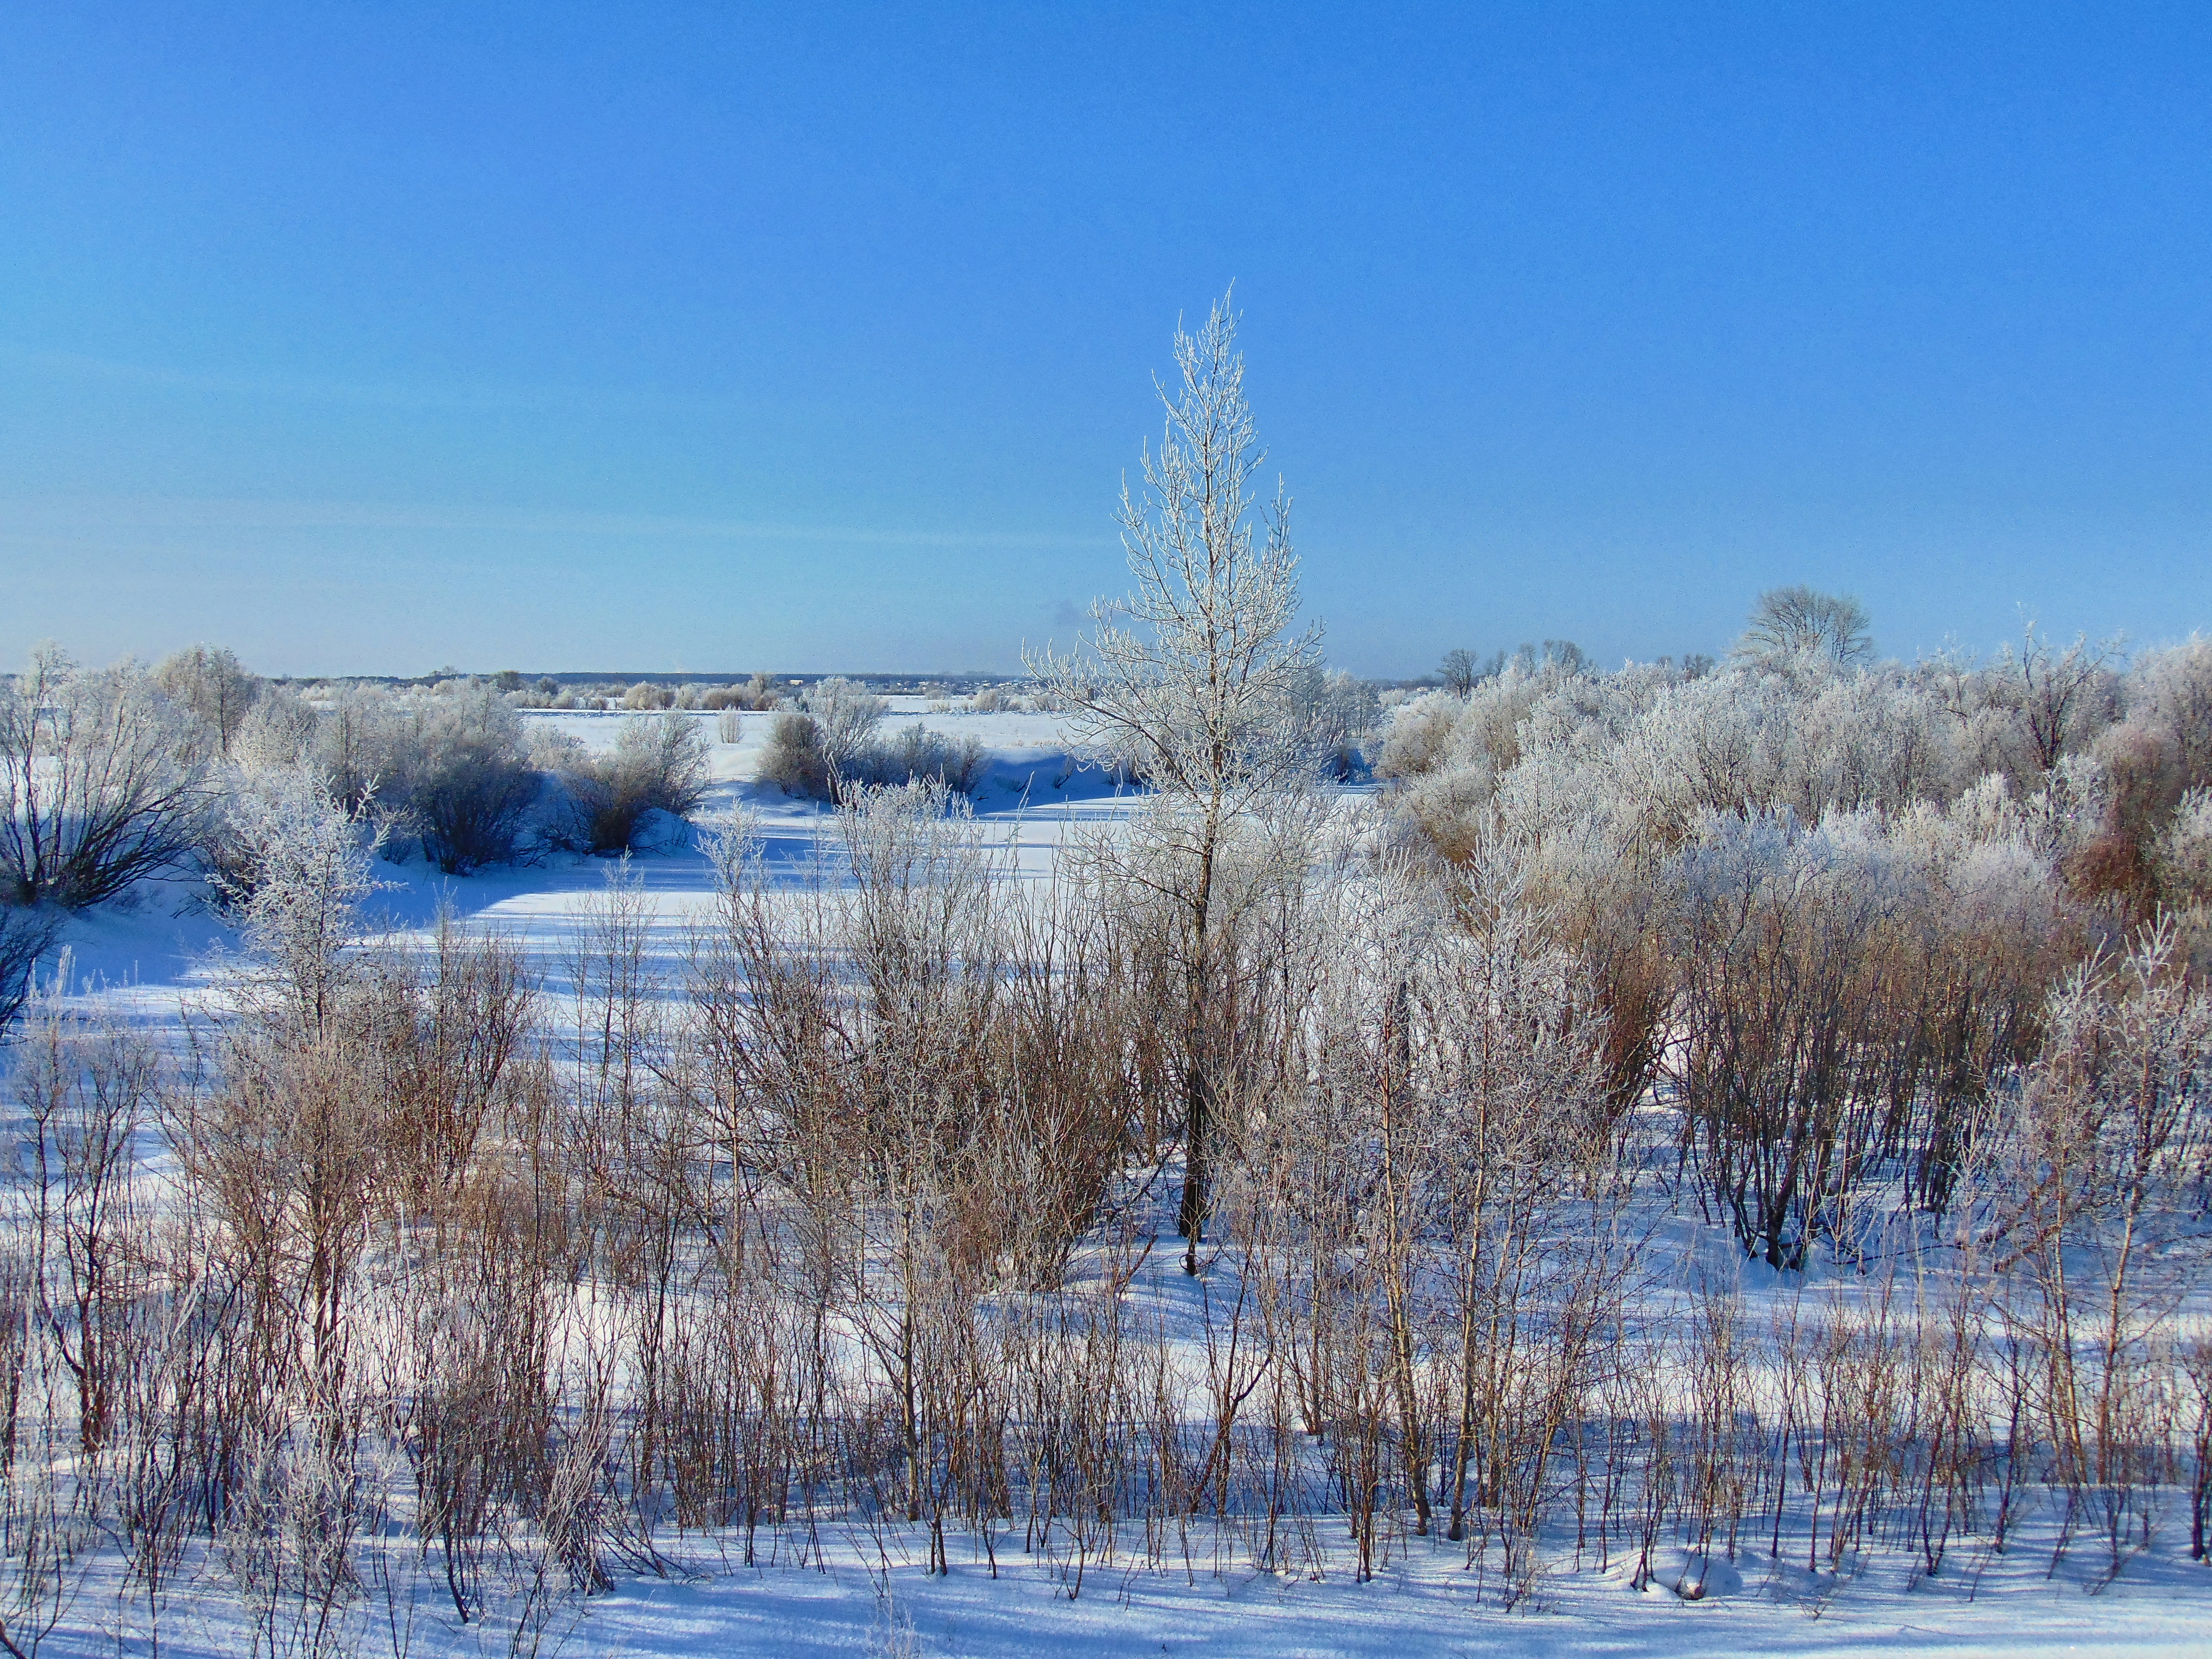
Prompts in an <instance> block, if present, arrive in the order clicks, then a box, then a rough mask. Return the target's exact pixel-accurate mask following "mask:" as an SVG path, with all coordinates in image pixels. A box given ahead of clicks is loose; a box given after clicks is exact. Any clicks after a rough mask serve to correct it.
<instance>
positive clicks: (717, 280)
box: [0, 3, 2212, 675]
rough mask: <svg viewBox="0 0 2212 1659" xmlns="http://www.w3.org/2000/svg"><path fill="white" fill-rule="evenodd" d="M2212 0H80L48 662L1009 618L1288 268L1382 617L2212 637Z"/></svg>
mask: <svg viewBox="0 0 2212 1659" xmlns="http://www.w3.org/2000/svg"><path fill="white" fill-rule="evenodd" d="M2208 86H2212V10H2208V9H2205V8H2203V7H2201V6H2197V7H2172V8H2164V9H2162V8H2158V7H2133V8H2117V7H2111V6H2100V7H2090V6H2081V7H2034V6H2019V5H2015V6H1990V7H1985V8H1972V7H1960V6H1951V7H1936V6H1929V5H1926V4H1916V5H1880V4H1855V5H1821V6H1814V5H1802V6H1793V5H1782V6H1777V5H1772V4H1761V5H1742V6H1727V5H1716V6H1704V7H1696V8H1686V7H1680V6H1674V5H1652V6H1568V5H1558V4H1553V5H1542V6H1534V5H1532V6H1482V7H1475V6H1454V7H1440V8H1435V9H1423V8H1411V7H1405V8H1395V7H1394V8H1374V7H1349V6H1346V7H1335V8H1298V7H1292V6H1286V5H1279V4H1278V5H1269V6H1264V7H1261V6H1253V7H1237V6H1228V5H1223V6H1211V7H1206V8H1200V9H1194V8H1189V7H1187V6H1158V7H1151V6H1143V5H1127V6H1120V7H1114V8H1103V7H1102V8H1088V9H1079V8H1075V7H1072V6H1060V5H1040V6H1033V7H1018V6H1004V7H990V8H963V9H956V8H951V7H946V8H939V9H932V10H927V11H923V10H919V9H915V10H904V9H900V10H894V9H890V8H876V7H854V8H838V7H835V6H827V5H820V6H810V7H805V8H800V7H778V8H757V9H753V8H744V7H736V6H702V7H696V8H688V7H681V6H674V5H649V4H642V3H641V4H636V5H628V6H593V7H581V6H579V7H568V8H562V7H557V6H551V5H533V6H527V7H519V6H511V5H510V6H501V7H495V8H494V7H482V8H472V7H467V6H457V5H443V6H438V7H428V6H424V7H411V6H402V5H374V6H372V5H361V6H352V7H345V8H319V7H313V6H309V5H305V4H299V3H295V4H290V5H284V6H271V7H266V8H253V7H244V6H228V7H216V8H207V9H184V8H156V7H145V8H139V7H132V6H124V5H107V6H100V7H96V8H95V7H77V8H64V7H19V8H16V9H14V10H13V12H12V13H11V15H10V17H9V24H8V27H7V30H6V33H5V50H4V51H3V52H0V227H4V229H0V566H4V567H5V568H6V572H7V580H6V582H5V585H4V593H5V597H4V599H0V654H4V655H6V656H7V657H9V658H10V659H15V658H19V657H20V656H21V653H23V652H24V651H25V650H26V649H27V647H28V646H29V644H30V643H31V641H33V640H35V639H38V638H40V637H43V636H53V637H56V638H58V639H60V640H61V641H64V643H65V644H68V645H69V646H70V647H72V648H73V649H75V650H76V651H77V652H78V653H79V654H81V655H83V656H86V657H88V658H92V659H105V658H107V657H112V656H114V655H118V654H120V653H125V652H136V653H141V654H145V655H159V654H161V653H166V652H167V651H168V650H170V649H172V648H173V647H176V646H178V645H180V644H183V643H186V642H188V641H193V640H207V641H213V642H220V643H228V644H230V645H232V646H233V647H234V648H236V649H237V650H238V651H239V652H240V653H241V654H242V655H243V656H244V657H245V658H246V659H247V661H248V662H249V663H251V664H252V665H254V666H256V667H258V668H260V669H262V670H264V671H270V672H291V673H328V672H420V671H424V670H427V669H428V668H431V667H434V666H436V665H441V664H446V663H452V664H457V665H461V666H464V667H471V668H477V669H489V668H495V667H500V666H507V665H513V666H518V667H522V668H525V669H529V670H532V671H542V670H547V669H556V668H606V669H617V668H629V669H640V670H644V669H654V670H681V669H690V670H697V671H709V670H722V669H730V670H745V669H750V668H754V667H763V668H769V669H781V670H788V671H811V670H823V669H839V668H842V669H857V670H870V669H873V670H957V669H964V668H1011V667H1012V666H1013V665H1014V664H1015V662H1016V659H1017V654H1018V650H1019V647H1020V646H1021V645H1022V643H1023V642H1024V641H1029V642H1031V643H1036V642H1040V641H1042V640H1044V639H1045V638H1047V637H1048V636H1051V637H1057V638H1059V639H1060V640H1061V641H1065V640H1066V638H1067V637H1068V635H1069V634H1070V632H1071V629H1070V626H1069V620H1068V619H1069V617H1071V616H1072V615H1073V611H1074V609H1075V607H1077V606H1079V605H1082V604H1084V603H1085V602H1087V601H1088V600H1089V599H1090V598H1091V596H1093V595H1094V594H1097V593H1100V592H1108V591H1119V590H1120V589H1121V586H1123V585H1124V577H1123V572H1122V568H1121V556H1120V552H1119V550H1118V547H1117V545H1116V544H1115V539H1114V535H1113V530H1112V524H1111V520H1110V509H1111V505H1112V501H1113V498H1114V495H1115V490H1116V489H1117V487H1118V483H1119V478H1120V476H1121V472H1122V471H1123V470H1124V469H1127V468H1133V466H1134V464H1135V461H1136V459H1137V456H1138V453H1139V447H1140V445H1141V444H1142V443H1143V442H1144V441H1145V440H1146V438H1147V437H1148V436H1152V435H1156V434H1157V430H1158V416H1157V408H1156V405H1155V404H1153V403H1152V391H1151V377H1152V376H1153V375H1154V374H1162V373H1164V372H1165V371H1166V369H1167V368H1168V367H1169V358H1168V339H1169V335H1170V331H1171V329H1172V327H1173V325H1174V322H1175V319H1176V315H1177V314H1178V313H1188V314H1202V313H1203V311H1204V308H1205V307H1206V303H1207V301H1208V300H1209V299H1210V298H1211V297H1212V296H1213V295H1216V294H1218V293H1219V292H1220V291H1221V289H1223V288H1224V287H1225V285H1226V284H1227V283H1230V282H1231V280H1232V279H1233V280H1234V281H1235V283H1236V284H1237V301H1238V303H1239V305H1240V307H1242V308H1243V312H1244V315H1245V324H1244V332H1243V342H1244V346H1245V349H1246V352H1247V356H1248V359H1249V364H1250V372H1249V380H1248V385H1249V392H1250V394H1251V397H1252V400H1253V403H1254V405H1255V411H1256V413H1257V416H1258V419H1259V422H1260V427H1261V432H1262V434H1263V435H1265V436H1266V438H1267V441H1268V442H1269V444H1270V447H1271V449H1272V453H1273V459H1272V465H1273V466H1274V467H1275V468H1278V469H1279V471H1281V472H1282V474H1283V475H1284V476H1285V477H1286V479H1287V480H1288V483H1289V486H1290V489H1291V493H1292V495H1294V496H1295V497H1296V500H1297V509H1296V519H1295V528H1296V539H1297V543H1298V545H1299V547H1300V550H1301V551H1302V553H1303V555H1304V558H1305V576H1306V596H1307V602H1308V606H1309V610H1310V611H1312V612H1314V613H1315V614H1317V615H1319V616H1320V617H1322V618H1323V619H1325V621H1326V623H1327V625H1328V640H1329V651H1330V654H1331V656H1332V658H1333V659H1334V660H1335V661H1336V662H1338V663H1339V664H1340V665H1344V666H1347V667H1350V668H1352V669H1354V670H1356V671H1361V672H1364V673H1371V674H1378V675H1402V674H1412V673H1416V672H1419V671H1422V670H1424V669H1425V668H1428V667H1430V666H1431V665H1433V664H1434V663H1435V661H1436V659H1437V657H1438V656H1439V655H1440V654H1441V653H1442V652H1443V651H1444V650H1445V649H1447V648H1448V647H1452V646H1455V645H1467V646H1470V647H1475V648H1477V649H1479V650H1484V651H1487V650H1489V649H1492V648H1494V647H1501V646H1502V647H1511V646H1513V645H1515V644H1516V643H1518V642H1519V641H1522V640H1535V639H1542V638H1546V637H1567V638H1572V639H1575V640H1577V641H1580V642H1581V643H1582V644H1583V647H1585V648H1587V649H1589V651H1591V652H1592V653H1593V654H1595V655H1596V656H1598V657H1599V658H1601V659H1604V660H1607V661H1609V662H1610V661H1617V660H1619V659H1621V658H1623V657H1626V656H1631V655H1633V656H1638V657H1648V656H1651V655H1655V654H1658V653H1681V652H1684V651H1692V650H1718V649H1720V648H1723V647H1724V646H1725V644H1726V642H1727V641H1728V640H1729V638H1730V637H1731V636H1732V635H1733V634H1734V633H1735V630H1736V628H1737V627H1738V625H1739V623H1740V622H1741V617H1742V616H1743V613H1744V611H1745V610H1746V609H1747V606H1748V605H1749V603H1750V601H1751V599H1752V598H1753V595H1754V594H1755V593H1756V592H1757V591H1758V590H1759V589H1760V588H1762V587H1765V586H1773V585H1776V584H1778V583H1783V582H1789V581H1800V580H1802V581H1808V582H1811V583H1814V585H1816V586H1826V587H1832V588H1838V589H1843V590H1849V591H1852V592H1857V593H1858V594H1859V595H1860V596H1861V597H1862V598H1863V599H1864V600H1865V601H1866V603H1867V604H1868V605H1869V609H1870V610H1871V611H1873V613H1874V617H1875V633H1876V636H1877V639H1878V640H1879V641H1880V643H1881V646H1882V647H1883V648H1884V649H1885V650H1887V651H1891V652H1894V653H1899V654H1903V655H1905V656H1908V657H1910V656H1912V655H1915V654H1917V653H1920V652H1923V651H1926V650H1930V649H1935V648H1937V647H1941V646H1942V645H1943V644H1945V643H1946V641H1956V642H1959V643H1961V644H1964V645H1966V646H1968V647H1973V648H1987V647H1992V646H1994V645H1995V644H1996V642H1997V641H2000V640H2002V639H2003V638H2006V637H2008V636H2011V635H2016V633H2017V631H2018V629H2019V626H2020V623H2021V619H2022V617H2023V615H2032V616H2034V617H2039V619H2040V620H2041V621H2042V623H2044V625H2045V627H2047V628H2049V629H2053V630H2056V631H2058V632H2061V633H2071V632H2072V631H2073V630H2074V629H2077V628H2078V629H2087V630H2089V631H2090V632H2091V633H2093V634H2100V635H2101V634H2106V633H2110V632H2112V631H2115V630H2124V631H2125V632H2126V633H2127V634H2128V635H2130V637H2131V638H2133V639H2134V640H2136V641H2139V642H2149V641H2160V640H2166V639H2172V638H2175V637H2179V636H2180V635H2184V634H2186V633H2188V632H2189V631H2190V630H2191V629H2198V628H2206V627H2212V557H2208V553H2212V372H2209V371H2212V304H2209V303H2208V302H2212V96H2208V93H2207V89H2208Z"/></svg>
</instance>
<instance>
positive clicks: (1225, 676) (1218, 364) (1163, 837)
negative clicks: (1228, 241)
mask: <svg viewBox="0 0 2212 1659" xmlns="http://www.w3.org/2000/svg"><path fill="white" fill-rule="evenodd" d="M1175 356H1176V368H1177V370H1178V371H1179V374H1180V376H1181V386H1180V387H1179V388H1178V389H1177V390H1176V392H1172V393H1170V391H1169V390H1168V389H1167V388H1166V387H1164V386H1163V387H1161V388H1159V391H1160V398H1161V402H1162V403H1163V404H1165V405H1166V410H1167V417H1166V428H1165V431H1164V434H1163V435H1162V438H1161V441H1160V446H1159V447H1158V450H1157V451H1155V450H1152V449H1151V448H1149V447H1148V448H1147V449H1146V453H1145V456H1144V462H1143V471H1144V489H1143V491H1142V493H1141V494H1138V495H1133V494H1131V492H1130V490H1129V488H1128V485H1127V483H1126V482H1125V483H1123V485H1122V490H1121V510H1120V513H1119V517H1120V520H1121V542H1122V546H1123V547H1124V548H1125V549H1126V550H1127V554H1128V560H1129V569H1130V572H1131V574H1133V575H1134V576H1135V578H1136V580H1137V591H1136V592H1134V593H1132V594H1130V595H1129V596H1127V598H1125V599H1102V600H1100V601H1099V602H1098V603H1097V604H1096V605H1093V606H1092V607H1091V621H1092V623H1093V627H1094V630H1095V631H1094V632H1093V634H1092V635H1091V638H1090V639H1089V640H1088V641H1085V647H1087V648H1079V650H1078V651H1076V652H1074V653H1069V654H1066V655H1060V654H1055V653H1053V652H1051V651H1050V650H1045V651H1042V652H1038V653H1029V654H1027V655H1026V656H1025V659H1024V661H1025V665H1026V666H1027V667H1028V669H1029V671H1030V674H1031V676H1032V677H1033V678H1035V680H1036V683H1037V685H1038V687H1039V690H1041V691H1042V694H1043V695H1045V696H1048V697H1050V698H1051V699H1052V700H1053V701H1054V703H1055V704H1056V706H1058V707H1060V708H1064V709H1066V710H1067V711H1068V714H1069V715H1070V717H1071V725H1072V726H1073V734H1074V737H1075V739H1076V741H1077V743H1078V744H1079V745H1080V746H1082V747H1083V748H1085V749H1086V750H1089V751H1090V752H1091V753H1092V754H1094V755H1097V756H1098V757H1102V758H1103V759H1106V760H1108V761H1109V762H1111V763H1121V764H1125V765H1127V766H1129V767H1131V768H1132V769H1133V770H1134V771H1135V772H1136V773H1137V774H1138V775H1139V776H1140V777H1142V778H1144V779H1145V780H1146V781H1147V782H1149V783H1150V784H1152V786H1153V787H1154V788H1156V789H1157V790H1158V791H1159V799H1158V802H1157V804H1156V806H1155V810H1154V811H1152V813H1151V814H1149V816H1148V819H1147V822H1146V826H1145V831H1144V833H1145V835H1146V837H1147V838H1148V839H1149V840H1150V841H1152V842H1153V844H1154V845H1155V847H1156V848H1158V850H1159V851H1160V852H1163V853H1164V854H1167V855H1168V856H1166V857H1165V858H1163V859H1160V860H1158V862H1157V865H1156V867H1157V868H1158V869H1160V870H1162V871H1164V872H1172V877H1171V878H1172V880H1173V882H1174V884H1175V888H1176V890H1175V892H1174V894H1173V899H1174V902H1175V906H1176V909H1177V910H1178V911H1179V912H1180V916H1179V931H1180V933H1181V936H1182V939H1181V955H1182V968H1183V972H1184V980H1185V987H1186V996H1185V1002H1184V1008H1183V1013H1182V1024H1183V1037H1184V1055H1183V1077H1182V1094H1183V1108H1184V1143H1185V1164H1184V1176H1183V1188H1182V1208H1181V1213H1180V1217H1179V1226H1180V1230H1181V1231H1182V1234H1183V1236H1184V1237H1186V1238H1187V1239H1188V1241H1189V1247H1188V1250H1187V1251H1186V1253H1185V1257H1184V1266H1185V1267H1186V1268H1187V1269H1188V1271H1189V1272H1192V1273H1196V1272H1197V1270H1198V1243H1199V1239H1200V1235H1201V1231H1202V1229H1203V1226H1204V1223H1205V1217H1206V1151H1207V1138H1208V1136H1209V1134H1210V1133H1212V1122H1211V1116H1212V1104H1213V1088H1214V1079H1213V1062H1212V1056H1211V1055H1210V1054H1209V1052H1208V1048H1209V1030H1210V1027H1211V1024H1212V1014H1213V1012H1214V1006H1215V1002H1216V995H1215V993H1216V988H1217V985H1218V980H1219V978H1220V966H1221V964H1220V963H1219V962H1218V959H1217V958H1218V952H1219V943H1220V942H1219V939H1218V918H1217V916H1216V915H1215V897H1216V891H1215V882H1216V877H1217V874H1218V868H1217V866H1218V861H1219V859H1220V855H1221V853H1222V850H1223V848H1225V845H1226V844H1227V843H1228V842H1229V841H1230V839H1231V836H1233V834H1234V832H1235V830H1236V829H1237V825H1238V824H1239V823H1240V822H1241V821H1243V820H1244V819H1246V818H1247V817H1249V816H1250V815H1251V814H1252V813H1253V812H1254V811H1255V810H1256V809H1257V808H1258V807H1259V805H1261V802H1262V801H1263V800H1264V799H1266V798H1267V797H1268V796H1269V795H1271V794H1273V793H1277V792H1279V791H1280V790H1282V789H1284V788H1285V787H1288V786H1290V785H1292V784H1293V783H1295V782H1296V781H1298V780H1299V779H1301V778H1303V777H1304V776H1305V775H1306V774H1307V773H1308V771H1309V770H1310V766H1311V757H1310V754H1309V753H1308V751H1307V750H1306V747H1305V745H1304V742H1303V740H1302V738H1303V734H1302V733H1301V732H1299V730H1298V727H1297V722H1296V721H1295V720H1292V719H1291V718H1290V713H1289V711H1290V708H1291V703H1292V701H1293V699H1294V697H1295V695H1296V692H1297V688H1298V685H1299V684H1300V682H1301V680H1302V678H1304V675H1305V674H1306V673H1307V671H1310V669H1311V668H1312V667H1313V666H1314V665H1316V663H1317V661H1318V659H1319V654H1320V644H1321V641H1320V633H1319V630H1318V629H1310V630H1309V631H1308V632H1306V633H1304V634H1303V635H1297V634H1293V633H1292V632H1291V629H1292V628H1293V626H1294V624H1295V622H1296V618H1297V609H1298V585H1297V556H1296V555H1295V554H1294V553H1293V552H1292V551H1291V539H1290V524H1289V516H1288V515H1289V508H1290V501H1289V498H1288V496H1287V495H1285V494H1284V493H1283V492H1282V489H1281V488H1280V486H1279V485H1278V488H1277V491H1276V495H1275V498H1274V501H1273V503H1272V504H1271V505H1270V506H1269V507H1268V508H1267V511H1266V512H1265V513H1262V514H1260V515H1257V516H1258V518H1259V519H1260V520H1261V522H1262V523H1263V524H1264V529H1265V533H1264V535H1259V534H1256V533H1255V531H1256V529H1257V528H1258V526H1255V514H1254V512H1253V508H1254V506H1255V496H1254V494H1253V490H1252V480H1253V478H1254V477H1255V475H1256V474H1257V473H1258V471H1259V470H1260V468H1261V465H1262V463H1263V462H1264V461H1265V459H1266V454H1265V452H1264V451H1262V450H1261V447H1260V445H1259V439H1258V435H1257V434H1256V433H1255V429H1254V427H1253V422H1252V411H1251V409H1250V406H1249V404H1246V402H1245V400H1244V360H1243V356H1242V355H1241V354H1239V353H1238V351H1237V319H1236V315H1235V313H1233V312H1232V311H1231V309H1230V302H1229V300H1228V298H1227V296H1224V297H1223V298H1222V299H1221V300H1220V301H1217V302H1216V303H1215V305H1214V306H1213V307H1212V309H1211V310H1210V311H1209V312H1208V313H1207V315H1206V322H1205V324H1204V325H1202V326H1201V327H1200V330H1199V331H1198V333H1197V334H1196V335H1191V334H1188V333H1186V332H1185V331H1182V329H1180V328H1178V329H1177V330H1176V338H1175Z"/></svg>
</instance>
